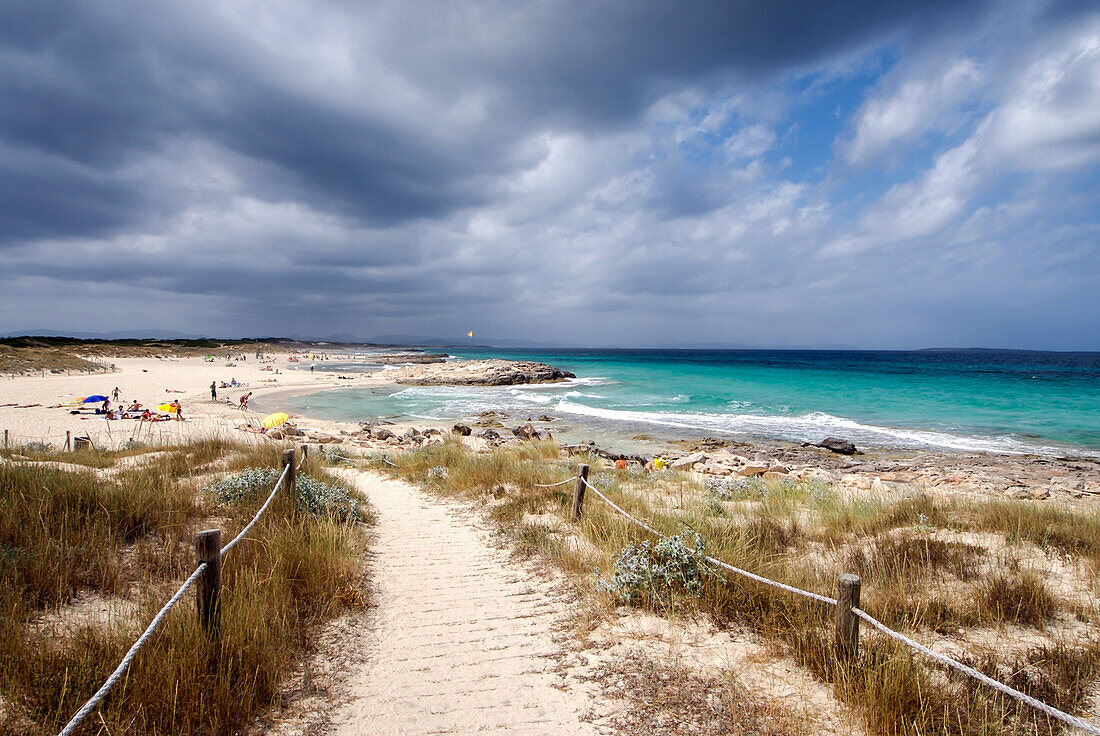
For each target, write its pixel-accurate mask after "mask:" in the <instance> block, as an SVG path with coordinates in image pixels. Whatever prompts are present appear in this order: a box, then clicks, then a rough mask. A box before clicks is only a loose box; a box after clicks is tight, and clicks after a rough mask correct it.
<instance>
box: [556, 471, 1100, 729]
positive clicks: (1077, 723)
mask: <svg viewBox="0 0 1100 736" xmlns="http://www.w3.org/2000/svg"><path fill="white" fill-rule="evenodd" d="M573 480H575V478H568V479H567V481H573ZM581 480H582V481H583V482H584V484H585V485H586V486H588V488H589V489H590V490H591V491H592V492H593V493H595V494H596V495H597V496H599V497H600V498H602V499H603V500H604V502H605V503H607V505H608V506H610V507H611V508H613V509H615V510H616V511H618V512H619V513H620V514H622V515H623V516H625V517H626V518H627V519H629V520H630V521H632V522H634V523H635V524H637V525H638V526H640V527H641V528H643V529H645V530H646V531H647V532H649V533H650V534H654V535H656V536H658V537H664V535H663V534H661V533H660V532H659V531H657V530H656V529H654V528H653V527H651V526H650V525H649V524H646V523H645V522H644V521H642V520H640V519H638V518H636V517H634V516H633V515H632V514H630V513H629V512H627V511H624V510H623V509H622V508H621V507H620V506H619V505H618V504H616V503H615V502H614V501H612V500H611V499H610V498H608V497H607V496H606V495H604V493H603V492H602V491H601V490H600V489H599V488H596V487H595V486H594V485H592V484H591V483H589V482H588V479H587V478H581ZM567 481H562V482H563V483H564V482H567ZM556 485H560V484H556ZM693 554H694V552H693ZM701 557H702V558H703V559H705V560H706V561H707V562H709V563H711V564H713V565H717V566H718V567H721V568H724V569H726V570H729V571H730V572H735V573H737V574H738V575H743V576H744V577H747V578H749V579H750V580H755V581H756V582H758V583H763V584H765V585H770V586H772V587H775V588H779V589H780V590H785V591H787V592H788V593H794V594H796V595H801V596H804V597H806V598H810V599H812V600H815V601H819V602H821V603H827V604H829V605H831V606H836V605H837V600H836V599H835V598H829V597H828V596H824V595H818V594H817V593H812V592H810V591H808V590H802V589H801V588H796V587H794V586H792V585H787V584H785V583H780V582H777V581H775V580H769V579H768V578H765V577H761V576H760V575H757V574H755V573H751V572H749V571H747V570H742V569H741V568H739V567H734V566H733V565H731V564H729V563H727V562H723V561H722V560H719V559H716V558H714V557H711V556H710V555H706V554H704V555H701ZM852 613H853V614H855V615H856V616H859V617H860V618H861V619H863V620H864V621H866V622H867V623H869V624H870V625H871V626H873V627H874V628H876V629H878V630H879V631H881V632H882V633H883V634H886V635H887V636H889V637H890V638H892V639H896V640H897V641H900V642H901V643H903V644H905V645H906V646H908V647H910V648H912V649H915V650H916V651H918V652H920V653H921V654H924V655H925V656H927V657H930V658H931V659H933V660H935V661H937V662H939V663H940V664H943V665H946V666H948V667H951V668H953V669H955V670H958V671H959V672H961V673H963V674H964V675H967V676H969V677H972V678H974V679H975V680H977V681H978V682H980V683H982V684H984V685H988V686H989V687H991V688H993V689H994V690H997V691H998V692H1001V693H1004V694H1005V695H1008V696H1009V697H1011V698H1015V699H1016V700H1018V701H1020V702H1021V703H1024V704H1026V705H1030V706H1031V707H1032V708H1035V709H1037V710H1040V711H1042V712H1043V713H1046V714H1047V715H1048V716H1050V717H1051V718H1056V719H1058V720H1059V721H1061V722H1062V723H1065V724H1067V725H1069V726H1073V727H1074V728H1076V729H1079V730H1081V731H1084V732H1085V733H1090V734H1093V736H1100V728H1098V727H1096V726H1094V725H1092V724H1090V723H1087V722H1085V721H1082V720H1081V719H1080V718H1077V717H1075V716H1072V715H1070V714H1069V713H1066V712H1064V711H1060V710H1058V709H1057V708H1054V707H1052V706H1049V705H1047V704H1046V703H1044V702H1042V701H1041V700H1036V699H1035V698H1033V697H1031V696H1030V695H1027V694H1026V693H1022V692H1020V691H1019V690H1016V689H1015V688H1012V687H1009V686H1008V685H1005V684H1004V683H1001V682H998V681H997V680H994V679H993V678H991V677H988V676H987V675H983V674H982V673H981V672H979V671H978V670H976V669H974V668H973V667H968V666H967V665H965V664H963V663H962V662H959V661H958V660H956V659H952V658H951V657H948V656H946V655H944V654H940V653H939V652H936V651H933V650H931V649H929V648H928V647H926V646H924V645H923V644H921V643H920V642H917V641H914V640H913V639H910V638H909V637H908V636H905V635H904V634H902V633H899V632H897V631H894V630H893V629H891V628H890V627H888V626H886V625H885V624H884V623H882V622H881V621H879V620H878V619H876V618H874V617H873V616H871V614H869V613H867V612H866V611H863V610H862V609H859V608H855V607H853V608H852Z"/></svg>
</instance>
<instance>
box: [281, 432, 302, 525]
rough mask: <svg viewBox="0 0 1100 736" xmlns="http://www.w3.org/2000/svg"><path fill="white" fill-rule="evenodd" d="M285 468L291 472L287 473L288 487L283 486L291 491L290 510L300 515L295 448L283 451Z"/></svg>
mask: <svg viewBox="0 0 1100 736" xmlns="http://www.w3.org/2000/svg"><path fill="white" fill-rule="evenodd" d="M283 467H289V468H290V470H288V471H286V485H285V486H283V487H284V488H286V489H289V492H290V503H291V507H290V508H291V509H292V510H291V513H293V514H297V513H298V490H297V485H298V480H297V475H298V469H297V468H296V467H295V466H294V448H293V447H292V448H290V449H289V450H283Z"/></svg>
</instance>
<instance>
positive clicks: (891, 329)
mask: <svg viewBox="0 0 1100 736" xmlns="http://www.w3.org/2000/svg"><path fill="white" fill-rule="evenodd" d="M835 5H836V6H837V7H834V8H828V7H826V6H825V4H823V3H818V2H810V1H807V2H794V1H793V0H772V1H769V2H748V1H744V2H734V1H730V2H718V3H714V2H681V3H673V2H668V3H660V2H634V3H626V2H618V1H617V0H616V1H614V2H602V1H600V0H536V1H532V2H527V1H525V0H469V1H468V0H446V1H442V2H411V1H410V0H393V1H392V2H391V1H388V0H386V1H383V2H374V3H366V2H352V1H351V0H327V1H326V0H317V1H306V0H300V1H298V2H283V1H281V0H257V1H256V2H237V1H235V2H228V3H227V2H221V1H218V2H214V1H213V0H210V1H208V0H181V1H180V2H149V3H133V2H116V1H114V0H93V1H90V2H63V1H57V2H50V3H42V2H39V1H38V0H12V1H10V2H5V3H3V4H2V5H0V269H2V273H3V289H2V290H0V331H3V332H10V331H22V330H29V329H42V328H50V329H57V330H70V331H96V332H108V331H114V330H127V329H141V330H151V331H177V332H184V333H198V334H211V335H219V336H235V335H290V334H294V335H313V336H318V337H321V336H328V335H336V334H347V335H355V336H359V337H371V336H374V335H380V334H394V333H399V334H421V335H431V336H443V337H452V338H455V339H457V338H459V337H460V336H461V335H463V333H465V332H466V330H470V329H473V330H475V331H476V333H477V335H478V336H483V337H488V338H492V337H499V338H516V339H525V340H530V341H534V342H543V343H547V342H552V343H559V344H567V345H634V346H649V345H680V344H692V343H738V344H746V345H754V346H830V345H852V346H859V347H879V348H906V347H925V346H994V347H1023V348H1048V349H1092V350H1097V349H1100V6H1098V5H1097V4H1096V3H1095V2H1088V1H1085V2H1076V3H1075V2H1065V3H1051V2H1029V1H1028V0H1012V1H1009V2H965V1H963V0H949V1H947V0H945V1H944V2H931V1H930V0H923V1H922V2H908V1H906V0H849V1H847V2H843V3H836V4H835Z"/></svg>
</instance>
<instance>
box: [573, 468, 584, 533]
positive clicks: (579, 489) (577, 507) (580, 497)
mask: <svg viewBox="0 0 1100 736" xmlns="http://www.w3.org/2000/svg"><path fill="white" fill-rule="evenodd" d="M586 480H588V466H587V465H585V464H584V463H581V464H580V465H578V466H577V485H576V487H575V488H574V489H573V514H572V516H573V521H580V520H581V511H582V510H583V508H584V482H585V481H586Z"/></svg>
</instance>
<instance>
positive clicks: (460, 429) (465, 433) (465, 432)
mask: <svg viewBox="0 0 1100 736" xmlns="http://www.w3.org/2000/svg"><path fill="white" fill-rule="evenodd" d="M451 432H453V433H454V434H457V435H458V436H459V437H469V436H470V433H471V432H473V430H472V429H470V428H469V427H468V426H466V425H465V424H456V425H455V426H453V427H451Z"/></svg>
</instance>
